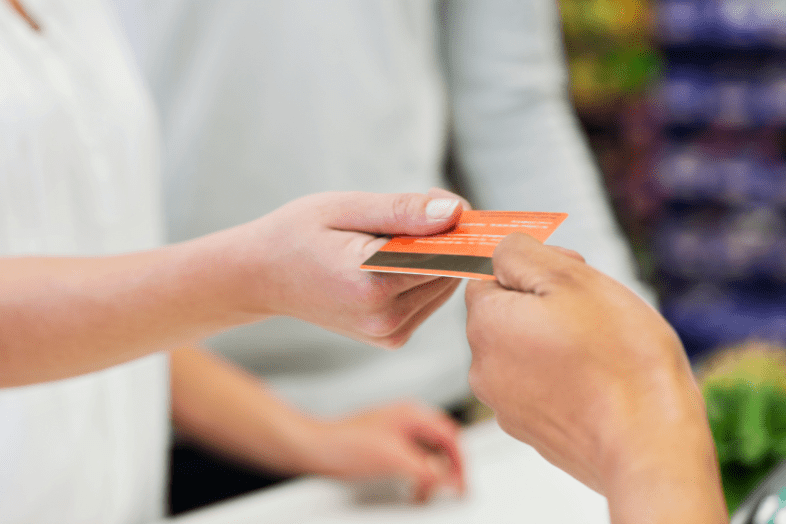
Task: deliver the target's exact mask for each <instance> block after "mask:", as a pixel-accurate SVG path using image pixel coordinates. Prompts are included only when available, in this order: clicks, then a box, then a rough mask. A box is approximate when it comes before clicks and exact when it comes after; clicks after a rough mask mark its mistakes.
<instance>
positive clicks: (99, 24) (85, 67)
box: [0, 0, 169, 524]
mask: <svg viewBox="0 0 786 524" xmlns="http://www.w3.org/2000/svg"><path fill="white" fill-rule="evenodd" d="M24 5H25V7H26V8H27V10H28V11H29V12H30V14H31V15H32V17H33V19H35V20H36V21H37V22H38V23H39V24H40V26H41V31H40V32H35V31H33V30H32V29H31V27H30V26H29V25H28V24H27V22H25V21H24V20H23V19H22V18H21V17H20V16H19V14H18V13H16V12H15V11H14V10H13V9H12V8H11V6H10V4H9V3H8V2H6V1H5V0H2V1H0V256H8V255H37V254H52V255H99V254H108V253H116V252H120V251H131V250H140V249H148V248H151V247H154V246H156V245H157V244H159V242H160V240H161V226H160V223H159V220H160V205H159V201H158V197H159V187H158V184H159V181H158V176H159V151H158V134H157V127H156V120H155V117H154V111H153V110H152V104H151V102H150V100H149V99H148V97H147V95H146V93H145V91H144V89H143V86H142V82H141V80H140V77H139V75H138V73H137V72H136V71H134V70H133V69H131V68H130V67H129V63H130V60H129V56H130V51H129V48H128V46H127V45H126V44H125V43H124V42H122V41H120V40H119V38H118V35H119V34H120V31H119V30H118V25H117V22H116V20H114V19H113V18H112V13H111V11H110V10H109V9H108V8H107V7H106V6H105V5H104V4H103V3H102V2H101V1H100V0H25V1H24ZM168 416H169V384H168V369H167V358H166V356H165V355H163V354H159V355H154V356H151V357H148V358H145V359H141V360H138V361H135V362H133V363H130V364H127V365H123V366H118V367H116V368H112V369H109V370H107V371H104V372H100V373H94V374H90V375H85V376H82V377H78V378H75V379H71V380H64V381H59V382H54V383H48V384H42V385H36V386H29V387H22V388H9V389H5V390H0V522H2V523H4V524H12V523H22V522H25V523H33V522H35V523H41V524H43V523H49V522H51V523H58V524H68V523H74V524H76V523H79V524H90V523H96V524H98V523H100V524H112V523H118V524H119V523H124V524H125V523H137V522H147V521H150V520H154V519H156V518H159V517H161V516H162V514H163V508H164V482H165V463H166V451H167V445H168V432H169V424H168Z"/></svg>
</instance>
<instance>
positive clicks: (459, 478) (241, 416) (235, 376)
mask: <svg viewBox="0 0 786 524" xmlns="http://www.w3.org/2000/svg"><path fill="white" fill-rule="evenodd" d="M171 377H172V380H171V383H172V416H173V420H174V423H175V426H176V428H177V429H178V434H179V435H180V437H181V438H185V439H187V440H190V441H193V442H196V443H198V444H199V445H201V446H204V447H207V448H210V449H212V450H213V451H215V452H217V453H219V454H222V455H224V456H227V457H228V458H230V459H232V460H234V461H237V462H241V463H244V464H246V465H248V466H251V467H255V468H259V469H262V470H267V471H275V472H277V473H282V474H289V475H291V474H300V473H314V474H321V475H327V476H331V477H335V478H339V479H343V480H373V479H388V478H395V479H403V480H405V481H407V482H408V483H409V484H411V486H412V488H413V491H412V496H413V499H414V500H416V501H421V502H422V501H426V500H428V499H429V498H430V496H431V495H432V494H433V493H434V492H435V491H436V490H437V489H440V488H447V489H451V490H453V491H456V492H458V493H463V491H464V467H463V459H462V456H461V451H460V449H459V440H458V437H459V430H458V427H457V425H456V424H455V423H454V422H453V421H452V420H451V419H450V418H449V417H448V416H446V415H445V414H444V413H442V412H440V411H436V410H434V409H431V408H427V407H425V406H421V405H418V404H413V403H402V404H395V405H391V406H386V407H383V408H379V409H375V410H369V411H367V412H365V413H361V414H357V415H353V416H349V417H346V418H342V419H340V420H335V421H327V420H317V419H314V418H310V417H307V416H305V415H304V414H302V413H300V412H298V411H297V410H295V409H293V408H292V407H291V406H289V405H288V404H286V403H285V402H283V401H282V400H280V399H279V398H277V397H276V396H275V395H274V394H273V393H272V392H270V391H269V390H268V389H267V388H265V387H264V385H263V384H261V383H260V382H259V381H258V380H257V378H256V377H254V376H252V375H250V374H248V373H246V372H245V371H243V370H241V369H239V368H237V367H236V366H234V365H232V364H231V363H229V362H227V361H225V360H223V359H222V358H220V357H218V356H215V355H211V354H209V353H207V352H206V351H203V350H200V349H197V348H192V347H184V348H180V349H177V350H175V351H173V352H172V358H171Z"/></svg>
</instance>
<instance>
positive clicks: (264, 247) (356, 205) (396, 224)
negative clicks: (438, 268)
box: [234, 190, 466, 347]
mask: <svg viewBox="0 0 786 524" xmlns="http://www.w3.org/2000/svg"><path fill="white" fill-rule="evenodd" d="M462 204H464V205H466V203H465V202H464V201H463V200H461V199H460V198H459V197H457V196H456V195H454V194H452V193H448V192H447V191H444V190H432V191H431V192H430V193H429V196H427V195H422V194H415V193H409V194H373V193H323V194H317V195H311V196H307V197H304V198H301V199H298V200H295V201H293V202H291V203H289V204H287V205H285V206H283V207H281V208H279V209H277V210H276V211H273V212H272V213H270V214H268V215H266V216H265V217H263V218H261V219H260V220H258V221H257V222H252V223H250V224H246V225H244V226H240V227H239V228H236V229H235V230H234V234H235V235H238V234H240V235H241V236H240V238H239V240H238V239H236V241H235V245H236V246H237V245H241V246H243V248H242V250H241V251H240V255H239V257H240V259H241V260H246V261H247V267H248V270H247V272H246V275H247V281H246V282H245V285H246V291H248V292H250V293H251V295H250V297H251V298H252V300H255V301H256V302H257V303H258V304H260V305H262V306H263V307H264V309H265V312H266V313H268V314H272V315H287V316H292V317H297V318H300V319H302V320H306V321H308V322H311V323H314V324H317V325H320V326H322V327H325V328H327V329H330V330H332V331H335V332H338V333H342V334H345V335H348V336H351V337H353V338H356V339H359V340H363V341H366V342H369V343H372V344H375V345H378V346H383V347H398V346H400V345H402V344H403V343H404V342H406V341H407V340H408V339H409V337H410V335H411V334H412V332H413V331H414V330H415V328H416V327H417V326H418V325H420V323H422V322H423V321H424V320H425V319H426V318H427V317H428V316H429V315H430V314H431V313H433V312H434V311H435V310H436V309H437V308H438V307H439V306H440V305H442V304H443V303H444V302H445V301H446V300H447V299H448V298H449V297H450V296H451V294H452V293H453V292H454V291H455V289H456V287H457V286H458V284H459V281H458V280H457V279H452V278H444V277H433V276H422V275H407V274H392V273H375V272H367V271H361V270H360V269H359V266H360V265H361V264H362V263H363V262H364V261H365V260H366V259H367V258H368V257H370V256H371V255H372V254H373V253H375V252H376V251H377V250H378V249H379V248H380V247H382V246H383V245H384V244H385V243H386V242H387V240H388V238H386V237H381V235H396V234H407V235H429V234H434V233H439V232H441V231H444V230H446V229H449V228H450V227H452V226H453V225H455V223H456V222H457V220H458V218H459V216H460V214H461V210H462V207H463V206H462ZM237 253H238V251H237V250H236V251H235V254H237ZM258 261H262V263H263V264H264V266H263V267H261V268H258V266H256V265H255V264H257V263H258Z"/></svg>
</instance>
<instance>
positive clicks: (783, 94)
mask: <svg viewBox="0 0 786 524" xmlns="http://www.w3.org/2000/svg"><path fill="white" fill-rule="evenodd" d="M751 96H752V97H753V103H752V104H751V107H752V110H753V121H754V122H755V124H757V125H760V126H773V127H783V126H786V70H784V69H781V68H765V70H764V71H762V72H761V74H760V75H759V79H758V81H757V83H756V85H755V88H754V90H753V92H752V93H751Z"/></svg>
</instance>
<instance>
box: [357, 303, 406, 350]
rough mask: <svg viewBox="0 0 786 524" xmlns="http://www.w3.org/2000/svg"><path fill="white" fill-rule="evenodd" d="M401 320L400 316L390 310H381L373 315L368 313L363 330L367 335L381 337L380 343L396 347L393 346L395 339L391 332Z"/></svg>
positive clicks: (393, 331)
mask: <svg viewBox="0 0 786 524" xmlns="http://www.w3.org/2000/svg"><path fill="white" fill-rule="evenodd" d="M401 321H402V319H401V316H400V315H397V314H395V313H393V312H392V311H383V312H380V313H377V314H375V315H369V316H368V317H367V318H366V323H365V332H366V334H367V335H369V336H372V337H375V338H379V339H382V340H380V343H381V344H382V345H383V346H385V347H388V346H390V347H398V346H395V343H396V341H397V340H396V337H395V336H393V334H394V333H395V331H396V329H397V328H398V327H399V326H400V325H401ZM402 343H403V342H402Z"/></svg>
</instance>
